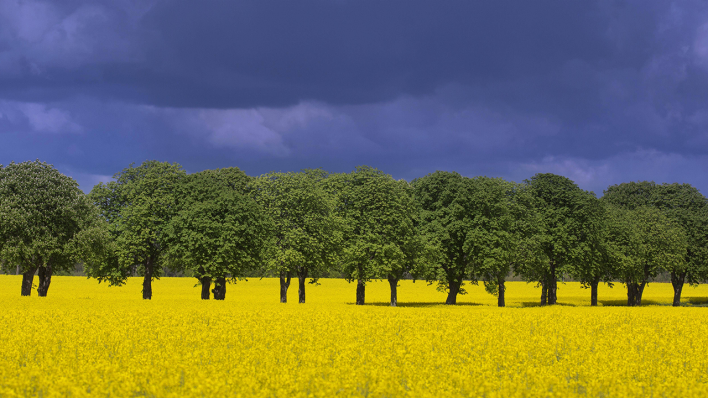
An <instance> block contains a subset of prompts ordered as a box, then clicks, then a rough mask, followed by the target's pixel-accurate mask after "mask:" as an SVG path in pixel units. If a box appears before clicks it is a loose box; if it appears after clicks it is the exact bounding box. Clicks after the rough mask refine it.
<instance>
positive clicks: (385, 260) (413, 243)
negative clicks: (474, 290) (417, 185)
mask: <svg viewBox="0 0 708 398" xmlns="http://www.w3.org/2000/svg"><path fill="white" fill-rule="evenodd" d="M327 183H328V190H329V191H330V192H332V194H333V195H334V196H335V197H336V198H337V214H339V215H340V216H341V217H342V218H343V219H344V221H345V223H346V233H345V238H344V249H343V252H342V258H341V266H342V273H343V274H344V275H345V277H346V278H347V280H348V281H354V280H357V281H361V282H362V284H365V283H366V282H367V281H370V280H372V279H390V280H392V281H394V282H395V281H397V280H398V279H400V278H401V277H403V275H404V274H406V273H410V272H413V273H415V272H416V265H417V258H418V253H419V251H420V250H421V240H420V239H419V237H418V233H417V230H416V224H417V222H418V208H417V206H416V203H415V201H414V200H413V195H412V188H411V186H410V185H409V184H408V183H407V182H406V181H403V180H401V181H396V180H394V179H393V177H391V176H390V175H388V174H384V173H383V172H381V171H380V170H377V169H375V168H372V167H368V166H360V167H357V168H356V170H354V171H353V172H351V173H342V174H338V175H335V176H332V177H330V178H329V179H328V181H327Z"/></svg>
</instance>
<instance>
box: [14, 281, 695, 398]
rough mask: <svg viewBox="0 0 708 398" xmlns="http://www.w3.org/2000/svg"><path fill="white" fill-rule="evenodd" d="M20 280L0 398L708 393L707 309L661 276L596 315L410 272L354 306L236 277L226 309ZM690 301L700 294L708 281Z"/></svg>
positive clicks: (339, 284)
mask: <svg viewBox="0 0 708 398" xmlns="http://www.w3.org/2000/svg"><path fill="white" fill-rule="evenodd" d="M20 280H21V277H18V276H0V300H1V302H2V305H3V310H2V312H0V341H1V342H2V343H1V344H2V345H1V346H0V396H2V397H30V396H32V397H33V396H38V397H54V396H71V397H81V396H97V397H103V396H106V397H107V396H111V397H143V396H146V397H183V396H187V397H224V396H242V397H248V396H257V397H305V396H315V397H330V396H356V397H358V396H369V397H397V396H411V397H426V396H435V397H452V396H465V397H467V396H484V397H517V396H518V397H548V396H557V397H566V396H591V397H596V396H604V397H624V396H632V397H636V396H650V397H665V396H670V397H691V396H708V308H702V307H699V306H694V307H682V308H672V307H670V306H668V304H669V303H670V302H671V297H672V296H671V286H670V285H668V284H659V283H653V284H650V285H649V286H648V287H647V290H646V292H645V298H644V301H645V302H646V303H648V304H651V305H649V306H646V307H641V308H626V307H621V306H617V305H618V304H623V302H624V300H626V298H625V297H626V296H625V290H624V289H623V287H622V286H621V285H618V286H615V288H613V289H609V288H607V287H601V288H600V292H599V299H600V302H601V306H600V307H598V308H591V307H588V306H587V304H588V303H589V296H590V294H589V291H588V290H584V289H581V288H580V287H579V285H578V284H577V283H567V284H560V286H559V287H560V289H559V291H558V299H559V302H560V305H557V306H555V307H544V308H541V307H535V306H534V305H535V304H536V302H537V301H539V300H538V299H539V296H540V290H539V289H538V288H535V287H534V286H533V285H531V284H525V283H523V282H514V283H509V285H508V290H507V303H508V305H509V307H507V308H496V307H495V304H496V298H495V297H493V296H490V295H489V294H487V293H485V292H484V289H483V288H482V287H481V286H472V287H468V290H469V294H467V295H465V296H461V297H460V300H459V301H460V303H461V304H460V305H458V306H454V307H448V306H444V305H439V304H438V303H441V302H443V301H444V298H445V295H444V294H442V293H439V292H437V291H436V290H435V288H434V287H433V286H427V285H426V284H425V283H422V282H420V281H419V282H416V283H412V282H410V281H404V282H402V283H401V286H400V288H399V302H400V307H398V308H391V307H388V306H387V304H388V303H387V301H388V283H387V282H378V283H372V284H370V285H369V286H368V288H367V303H369V305H367V306H364V307H358V306H355V305H353V302H354V295H355V286H354V285H353V284H347V283H346V282H345V281H341V280H329V279H325V280H322V281H321V285H319V286H313V285H308V291H307V301H308V302H307V304H297V303H292V302H291V303H288V304H280V303H278V282H277V280H274V279H263V280H258V279H250V280H249V281H247V282H246V281H243V282H239V283H238V284H236V285H229V286H228V290H227V294H226V301H223V302H217V301H214V300H210V301H201V300H200V299H199V288H198V287H194V285H195V282H196V280H194V279H189V278H163V279H162V280H160V281H158V282H156V283H155V284H154V288H153V289H154V298H153V300H152V301H143V300H142V299H141V298H140V297H141V295H140V289H141V284H140V283H141V281H140V280H139V279H131V280H130V281H129V283H128V285H127V286H124V287H121V288H109V287H107V286H105V285H98V284H97V283H96V282H95V281H93V280H86V279H84V278H80V277H55V278H54V279H53V281H52V286H51V289H50V290H49V297H47V298H38V297H36V292H33V296H32V297H29V298H22V297H20ZM296 288H297V286H294V287H291V289H290V292H289V299H290V300H291V301H296V299H297V290H296ZM684 297H685V298H684V301H685V302H687V303H693V304H702V303H705V302H706V298H708V288H707V287H702V286H701V287H698V288H691V287H686V288H685V295H684ZM602 304H604V306H602ZM608 305H613V306H608Z"/></svg>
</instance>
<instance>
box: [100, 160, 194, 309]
mask: <svg viewBox="0 0 708 398" xmlns="http://www.w3.org/2000/svg"><path fill="white" fill-rule="evenodd" d="M185 176H186V173H185V172H184V170H182V167H181V166H180V165H178V164H176V163H174V164H170V163H167V162H158V161H154V160H151V161H145V162H143V163H142V164H141V165H140V166H137V167H135V166H133V165H130V166H129V167H128V168H126V169H123V171H121V172H120V173H117V174H116V175H114V176H113V178H114V181H110V182H108V183H107V184H103V183H100V184H98V185H96V186H95V187H94V188H93V190H92V191H91V193H90V194H89V197H90V198H91V200H92V201H93V202H94V203H95V204H96V205H97V206H98V207H99V208H100V210H101V214H102V216H103V217H104V218H105V219H106V220H107V221H108V222H109V223H110V229H111V234H112V235H113V237H114V238H115V242H116V245H115V248H116V252H115V255H116V257H117V258H116V260H115V261H111V263H109V264H106V266H105V267H99V268H93V269H90V270H89V271H88V273H89V275H92V276H96V277H98V278H102V279H104V280H107V281H108V282H109V283H111V284H113V285H120V284H122V283H124V282H125V278H126V277H127V276H129V275H131V274H135V273H137V274H139V275H141V276H143V278H144V280H143V298H144V299H151V298H152V280H153V279H154V278H159V277H160V275H161V272H162V265H163V261H164V256H163V254H164V249H165V241H164V238H165V234H164V230H165V227H166V226H167V224H168V222H169V221H170V219H171V218H172V216H173V215H175V213H176V210H177V200H176V199H177V197H176V194H175V191H176V188H177V186H178V185H179V184H180V183H181V182H182V180H183V179H184V178H185Z"/></svg>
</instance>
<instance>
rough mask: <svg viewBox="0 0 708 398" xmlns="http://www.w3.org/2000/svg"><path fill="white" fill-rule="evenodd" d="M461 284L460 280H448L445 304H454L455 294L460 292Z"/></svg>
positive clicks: (455, 300)
mask: <svg viewBox="0 0 708 398" xmlns="http://www.w3.org/2000/svg"><path fill="white" fill-rule="evenodd" d="M461 285H462V281H461V280H460V281H448V287H449V288H450V291H449V292H448V293H447V300H445V304H448V305H455V304H457V294H458V293H459V292H460V286H461Z"/></svg>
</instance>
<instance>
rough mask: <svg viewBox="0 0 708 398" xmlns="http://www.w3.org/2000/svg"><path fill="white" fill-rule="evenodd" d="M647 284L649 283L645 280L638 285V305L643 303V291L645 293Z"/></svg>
mask: <svg viewBox="0 0 708 398" xmlns="http://www.w3.org/2000/svg"><path fill="white" fill-rule="evenodd" d="M646 285H647V283H646V281H645V282H642V283H641V284H639V286H637V296H636V298H635V300H636V302H637V306H640V305H642V293H644V287H645V286H646Z"/></svg>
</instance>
